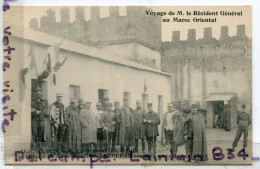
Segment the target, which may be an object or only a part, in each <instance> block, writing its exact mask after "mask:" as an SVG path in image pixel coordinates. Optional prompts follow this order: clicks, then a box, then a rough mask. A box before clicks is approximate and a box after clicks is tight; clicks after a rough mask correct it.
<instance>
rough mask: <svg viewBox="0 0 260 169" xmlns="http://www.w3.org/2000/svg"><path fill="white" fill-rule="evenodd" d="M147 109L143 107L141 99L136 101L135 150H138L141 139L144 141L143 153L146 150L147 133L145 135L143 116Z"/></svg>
mask: <svg viewBox="0 0 260 169" xmlns="http://www.w3.org/2000/svg"><path fill="white" fill-rule="evenodd" d="M144 114H145V111H144V109H142V107H141V101H140V100H137V101H136V110H135V111H134V117H135V122H134V124H135V125H134V137H135V149H134V151H135V152H138V141H139V139H141V142H142V153H144V150H145V143H144V139H145V135H144V125H143V118H144Z"/></svg>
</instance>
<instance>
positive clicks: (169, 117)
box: [162, 103, 174, 150]
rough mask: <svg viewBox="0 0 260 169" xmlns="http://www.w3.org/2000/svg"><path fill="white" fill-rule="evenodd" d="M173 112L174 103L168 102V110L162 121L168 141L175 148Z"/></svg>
mask: <svg viewBox="0 0 260 169" xmlns="http://www.w3.org/2000/svg"><path fill="white" fill-rule="evenodd" d="M173 114H174V108H173V104H172V103H168V112H167V113H165V115H164V118H163V123H162V128H163V131H164V132H165V138H166V143H169V142H170V144H171V149H172V150H173V144H174V142H173Z"/></svg>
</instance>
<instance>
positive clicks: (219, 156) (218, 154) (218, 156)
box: [212, 147, 225, 161]
mask: <svg viewBox="0 0 260 169" xmlns="http://www.w3.org/2000/svg"><path fill="white" fill-rule="evenodd" d="M216 151H219V152H216ZM222 152H223V150H222V149H221V148H220V147H215V148H213V149H212V154H213V159H214V160H216V161H220V160H223V158H224V157H225V155H224V154H223V153H222Z"/></svg>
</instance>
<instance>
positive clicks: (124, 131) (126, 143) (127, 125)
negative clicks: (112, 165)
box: [119, 98, 134, 152]
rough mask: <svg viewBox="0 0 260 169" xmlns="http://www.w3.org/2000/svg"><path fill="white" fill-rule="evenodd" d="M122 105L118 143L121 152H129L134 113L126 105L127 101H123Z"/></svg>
mask: <svg viewBox="0 0 260 169" xmlns="http://www.w3.org/2000/svg"><path fill="white" fill-rule="evenodd" d="M123 102H124V105H123V107H122V109H121V110H120V132H119V142H120V144H121V152H123V151H126V152H129V151H130V145H132V144H133V142H134V138H133V126H134V111H133V109H132V108H130V107H129V105H128V103H129V102H128V99H127V98H124V99H123Z"/></svg>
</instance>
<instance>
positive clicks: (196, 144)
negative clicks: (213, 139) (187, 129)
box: [191, 103, 208, 162]
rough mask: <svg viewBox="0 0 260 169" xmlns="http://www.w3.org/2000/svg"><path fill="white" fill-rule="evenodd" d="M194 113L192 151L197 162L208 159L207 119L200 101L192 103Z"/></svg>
mask: <svg viewBox="0 0 260 169" xmlns="http://www.w3.org/2000/svg"><path fill="white" fill-rule="evenodd" d="M191 113H192V131H191V132H192V133H193V142H192V153H193V157H194V159H195V161H196V162H198V161H199V160H200V161H207V160H208V155H207V139H206V138H207V136H206V129H205V121H204V117H203V115H202V113H201V112H200V111H199V106H198V103H193V104H192V105H191Z"/></svg>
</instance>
